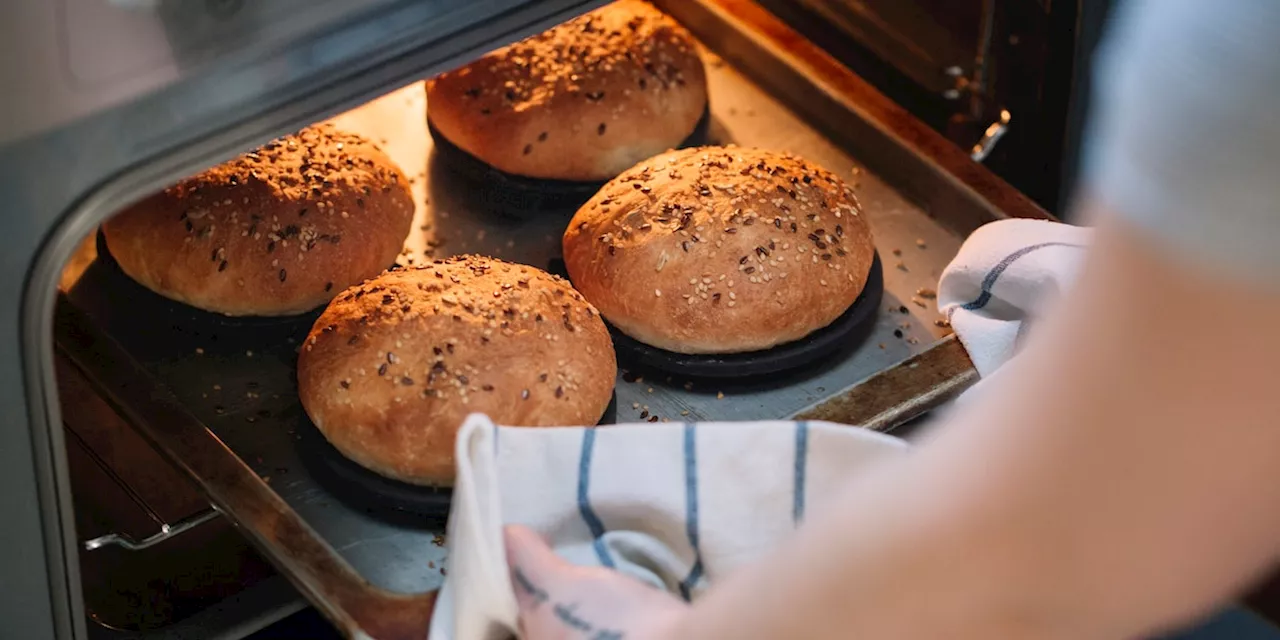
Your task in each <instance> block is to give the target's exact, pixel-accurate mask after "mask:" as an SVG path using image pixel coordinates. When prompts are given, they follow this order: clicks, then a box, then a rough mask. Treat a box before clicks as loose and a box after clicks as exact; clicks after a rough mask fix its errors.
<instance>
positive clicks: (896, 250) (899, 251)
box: [893, 249, 902, 256]
mask: <svg viewBox="0 0 1280 640" xmlns="http://www.w3.org/2000/svg"><path fill="white" fill-rule="evenodd" d="M893 255H895V256H900V255H902V249H894V250H893Z"/></svg>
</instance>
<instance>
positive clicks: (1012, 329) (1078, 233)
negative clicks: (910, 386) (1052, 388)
mask: <svg viewBox="0 0 1280 640" xmlns="http://www.w3.org/2000/svg"><path fill="white" fill-rule="evenodd" d="M1092 237H1093V231H1092V230H1091V229H1086V228H1082V227H1073V226H1070V225H1066V224H1061V223H1057V222H1047V221H1044V220H1024V219H1011V220H1001V221H999V222H993V223H990V224H987V225H985V226H983V227H981V228H979V229H978V230H977V231H975V232H973V234H972V235H970V236H969V238H968V239H967V240H965V243H964V245H963V246H961V247H960V252H959V253H957V254H956V257H955V259H954V260H952V261H951V264H949V265H947V268H946V269H945V270H943V272H942V278H941V279H940V280H939V282H938V310H939V311H941V312H942V313H943V314H944V315H945V316H946V317H947V320H948V321H949V322H950V323H951V328H952V329H954V330H955V332H956V337H957V338H959V339H960V342H961V343H962V344H963V345H964V348H965V351H968V352H969V358H970V359H971V360H973V364H974V367H976V368H977V370H978V374H979V375H980V376H982V377H984V378H985V377H987V376H989V375H991V374H992V373H993V372H995V370H996V369H997V368H999V367H1000V365H1002V364H1004V363H1005V362H1007V361H1008V360H1009V359H1010V358H1012V357H1013V356H1014V354H1015V353H1016V352H1017V349H1018V346H1019V345H1020V344H1021V343H1022V340H1023V339H1024V338H1025V337H1026V333H1027V329H1028V326H1029V324H1030V323H1031V321H1032V320H1034V318H1035V316H1036V315H1037V314H1038V313H1039V312H1040V311H1041V310H1043V309H1045V308H1046V307H1047V306H1048V305H1050V304H1052V302H1053V301H1054V299H1056V298H1057V297H1058V296H1059V295H1060V294H1061V293H1062V292H1063V290H1064V289H1066V288H1067V286H1068V285H1070V284H1071V282H1073V281H1074V280H1075V278H1076V274H1077V272H1078V271H1079V269H1080V266H1081V264H1082V263H1083V259H1084V256H1085V249H1086V248H1087V247H1088V245H1089V242H1090V240H1091V239H1092Z"/></svg>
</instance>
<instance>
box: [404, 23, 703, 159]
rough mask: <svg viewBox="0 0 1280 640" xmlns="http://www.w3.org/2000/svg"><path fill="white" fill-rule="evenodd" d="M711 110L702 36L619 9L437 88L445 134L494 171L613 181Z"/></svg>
mask: <svg viewBox="0 0 1280 640" xmlns="http://www.w3.org/2000/svg"><path fill="white" fill-rule="evenodd" d="M706 108H707V82H706V75H705V71H704V69H703V67H702V60H701V59H700V58H699V57H698V52H697V50H696V47H695V45H694V41H693V37H692V36H691V35H690V34H689V32H688V31H686V30H685V29H684V28H683V27H681V26H680V25H679V24H677V23H676V22H675V21H674V20H672V19H671V18H670V17H668V16H666V15H664V14H663V13H661V12H660V11H658V10H657V9H655V8H654V7H653V6H652V5H650V4H649V3H647V2H643V1H642V0H619V1H618V2H615V3H613V4H610V5H607V6H605V7H603V8H601V9H598V10H596V11H593V12H591V13H588V14H586V15H584V16H582V17H580V18H577V19H575V20H571V21H569V22H566V23H564V24H562V25H560V26H557V27H555V28H553V29H551V30H549V31H547V32H545V33H542V34H540V35H537V36H534V37H532V38H528V39H526V40H523V41H521V42H518V43H516V44H513V45H511V46H508V47H504V48H502V49H498V50H497V51H494V52H492V53H490V54H488V55H486V56H484V57H483V58H480V59H479V60H477V61H475V62H473V63H471V64H469V65H467V66H465V67H462V68H461V69H458V70H455V71H450V72H448V73H445V74H442V75H440V76H438V77H436V78H435V79H433V80H430V81H429V82H428V83H427V111H428V116H429V119H430V120H431V124H432V126H433V127H435V130H436V131H438V132H439V133H440V134H441V135H443V136H444V137H445V138H447V139H448V140H449V141H450V142H452V143H453V144H454V145H455V146H457V147H458V148H460V149H462V150H463V151H465V152H466V153H468V154H470V155H472V156H475V157H476V158H478V159H480V160H482V161H483V162H485V163H488V164H489V165H491V166H493V167H494V168H496V169H498V170H500V171H503V172H506V173H509V174H514V175H518V176H524V177H531V178H542V179H549V180H568V181H582V182H604V181H605V180H608V179H610V178H612V177H614V176H616V175H618V174H619V173H621V172H622V171H625V170H626V169H627V167H630V166H631V165H633V164H635V163H636V162H639V161H640V160H643V159H644V158H647V157H649V156H652V155H654V154H657V153H661V152H663V151H666V150H667V149H671V148H673V147H677V146H679V145H680V143H681V142H682V141H684V140H685V138H688V137H689V136H690V135H691V134H692V133H693V132H694V129H695V128H696V127H697V125H698V121H699V120H700V119H701V118H702V115H703V113H704V112H705V111H706Z"/></svg>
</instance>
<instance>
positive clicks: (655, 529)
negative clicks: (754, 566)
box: [429, 415, 906, 640]
mask: <svg viewBox="0 0 1280 640" xmlns="http://www.w3.org/2000/svg"><path fill="white" fill-rule="evenodd" d="M905 451H906V445H905V444H904V443H903V442H902V441H901V440H898V439H896V438H893V437H891V436H887V435H884V434H880V433H876V432H873V431H869V430H866V429H859V428H854V427H847V426H841V425H834V424H828V423H822V422H783V421H776V422H738V423H714V422H704V423H690V424H676V423H661V424H650V423H643V424H629V425H614V426H602V427H587V428H584V427H555V428H539V429H528V428H509V427H499V426H496V425H494V424H493V423H492V422H490V421H489V419H488V418H486V417H484V416H481V415H473V416H471V417H469V418H468V419H467V421H466V423H465V424H464V425H463V427H462V430H461V431H460V432H459V434H458V444H457V460H458V475H457V482H456V484H455V487H454V491H453V509H452V512H451V513H450V518H449V536H448V544H449V575H448V578H447V579H446V581H445V584H444V587H443V589H442V591H441V594H440V598H439V599H438V600H437V603H436V610H435V613H434V615H433V617H432V620H431V629H430V636H429V638H430V640H490V639H497V638H508V637H510V636H511V635H513V634H514V632H515V628H516V611H517V609H516V602H515V597H514V595H513V594H512V587H511V581H510V579H509V577H508V573H507V564H506V556H505V552H504V547H503V540H502V526H503V525H504V524H523V525H527V526H529V527H531V528H532V529H534V530H535V531H537V532H539V533H540V534H542V535H543V537H544V538H546V539H547V540H548V541H549V542H550V543H551V546H552V547H553V548H555V550H556V552H557V553H559V554H560V555H561V556H562V557H564V558H565V559H566V560H568V561H570V562H572V563H574V564H579V565H597V566H601V565H602V566H606V567H612V568H615V569H617V570H619V571H621V572H623V573H625V574H628V575H630V576H632V577H635V578H637V579H639V580H642V581H644V582H647V583H649V584H651V585H653V586H655V587H658V588H662V589H666V590H668V591H670V592H671V593H673V594H677V595H679V596H681V597H684V598H687V599H692V598H695V597H697V595H698V594H699V593H700V592H701V591H702V590H703V589H705V588H706V586H707V585H708V584H709V583H711V582H714V581H715V580H716V579H717V578H718V577H719V576H723V575H725V574H727V573H728V572H730V571H733V570H734V569H735V568H737V567H739V566H742V565H743V564H745V563H747V562H750V561H752V560H754V559H758V558H759V557H760V556H761V555H762V554H764V553H765V552H766V551H767V550H769V549H770V548H773V547H774V546H776V544H777V543H778V542H779V541H780V540H782V539H783V537H784V536H786V535H787V534H788V533H790V532H791V531H792V530H793V529H794V527H795V526H796V523H797V522H798V521H800V520H801V519H802V518H803V517H804V516H805V514H806V513H813V512H814V510H819V509H821V508H822V505H823V503H824V501H825V500H826V499H827V498H828V497H830V496H831V495H833V494H834V493H835V490H836V488H837V486H838V485H839V484H840V483H842V482H844V481H846V480H847V479H848V477H849V474H850V473H851V472H860V471H864V470H866V469H868V468H870V467H871V466H873V465H875V464H876V463H878V462H882V461H885V460H888V459H892V458H894V457H897V456H900V455H903V454H904V453H905Z"/></svg>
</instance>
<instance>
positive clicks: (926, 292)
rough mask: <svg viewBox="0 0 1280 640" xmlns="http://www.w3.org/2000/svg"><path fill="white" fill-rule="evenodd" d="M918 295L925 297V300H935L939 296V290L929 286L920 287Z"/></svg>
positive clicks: (917, 290) (917, 291)
mask: <svg viewBox="0 0 1280 640" xmlns="http://www.w3.org/2000/svg"><path fill="white" fill-rule="evenodd" d="M916 295H918V296H920V297H921V298H924V299H925V300H933V299H934V298H937V297H938V292H937V291H934V290H933V289H929V288H927V287H921V288H919V289H916Z"/></svg>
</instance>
